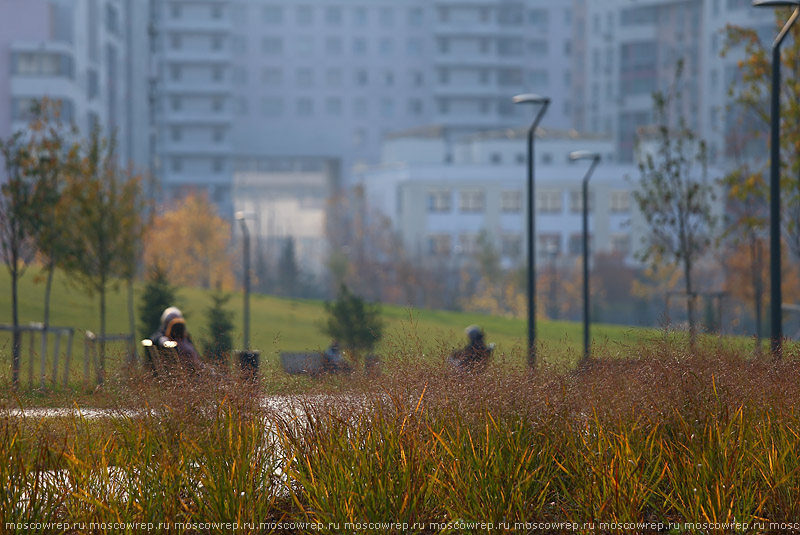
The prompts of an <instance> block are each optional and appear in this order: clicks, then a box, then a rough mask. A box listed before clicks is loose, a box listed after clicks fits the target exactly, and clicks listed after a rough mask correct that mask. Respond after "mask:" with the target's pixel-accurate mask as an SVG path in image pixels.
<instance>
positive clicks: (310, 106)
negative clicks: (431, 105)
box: [243, 97, 425, 117]
mask: <svg viewBox="0 0 800 535" xmlns="http://www.w3.org/2000/svg"><path fill="white" fill-rule="evenodd" d="M318 105H319V106H324V108H322V109H323V110H324V112H325V113H326V114H328V115H335V116H338V115H342V114H343V113H344V111H345V110H344V106H345V104H344V100H343V99H341V98H339V97H330V98H327V99H325V100H324V102H322V103H320V104H317V101H315V99H313V98H311V97H300V98H298V99H296V100H295V101H294V111H295V112H296V113H297V115H299V116H301V117H309V116H311V115H314V114H315V113H316V111H317V106H318ZM378 105H379V111H380V114H381V115H382V116H384V117H392V116H394V114H395V111H396V102H395V100H394V99H391V98H383V99H380V101H379V103H378ZM243 106H245V107H246V106H247V105H246V104H243ZM406 106H407V111H408V113H409V114H411V115H422V114H423V113H424V111H425V106H424V103H423V101H422V100H421V99H417V98H412V99H409V100H408V102H407V103H406ZM261 111H262V114H263V115H265V116H267V117H280V116H283V115H284V113H285V111H286V101H285V100H284V99H282V98H280V97H274V98H264V99H262V101H261ZM352 113H353V115H355V116H357V117H364V116H367V115H368V114H369V101H368V100H367V99H366V98H356V99H353V101H352Z"/></svg>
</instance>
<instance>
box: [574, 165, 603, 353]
mask: <svg viewBox="0 0 800 535" xmlns="http://www.w3.org/2000/svg"><path fill="white" fill-rule="evenodd" d="M569 159H570V160H571V161H573V162H574V161H577V160H591V161H592V163H591V165H590V166H589V169H588V170H587V171H586V175H584V177H583V187H582V192H581V195H582V197H583V360H584V362H585V361H587V360H588V359H589V178H591V176H592V173H593V172H594V168H595V167H597V165H598V164H599V163H600V153H597V152H592V151H588V150H577V151H575V152H571V153H569Z"/></svg>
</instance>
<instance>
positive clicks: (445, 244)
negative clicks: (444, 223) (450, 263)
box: [428, 234, 453, 256]
mask: <svg viewBox="0 0 800 535" xmlns="http://www.w3.org/2000/svg"><path fill="white" fill-rule="evenodd" d="M452 252H453V244H452V238H451V237H450V235H449V234H431V235H430V236H428V253H429V254H432V255H441V256H449V255H450V253H452Z"/></svg>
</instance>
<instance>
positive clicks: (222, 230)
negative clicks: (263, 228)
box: [144, 195, 235, 290]
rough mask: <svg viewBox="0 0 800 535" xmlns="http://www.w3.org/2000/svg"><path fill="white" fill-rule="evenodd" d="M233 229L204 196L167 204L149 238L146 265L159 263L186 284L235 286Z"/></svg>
mask: <svg viewBox="0 0 800 535" xmlns="http://www.w3.org/2000/svg"><path fill="white" fill-rule="evenodd" d="M230 237H231V229H230V225H229V224H228V222H227V221H225V220H224V219H222V218H221V217H220V216H219V215H217V213H216V210H215V208H214V207H213V205H211V203H209V201H208V199H207V198H206V197H205V196H202V195H189V196H188V197H186V198H184V199H181V200H179V201H177V202H175V203H172V204H170V205H168V206H165V211H164V212H163V213H162V214H160V215H158V216H156V218H155V219H154V221H153V225H152V227H151V228H150V230H149V232H148V233H147V235H146V237H145V250H144V262H145V265H148V266H152V265H158V266H160V267H161V268H162V269H164V270H165V272H166V274H167V278H168V279H169V280H170V282H172V283H174V284H178V285H183V286H201V287H203V288H210V287H216V286H221V287H222V288H223V289H226V290H230V289H232V288H233V287H234V282H235V281H234V277H233V265H232V262H231V256H232V253H231V251H230Z"/></svg>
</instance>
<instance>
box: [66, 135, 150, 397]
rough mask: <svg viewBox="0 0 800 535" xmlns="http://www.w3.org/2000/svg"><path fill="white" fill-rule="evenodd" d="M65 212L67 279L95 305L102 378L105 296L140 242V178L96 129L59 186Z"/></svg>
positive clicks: (126, 268)
mask: <svg viewBox="0 0 800 535" xmlns="http://www.w3.org/2000/svg"><path fill="white" fill-rule="evenodd" d="M64 195H65V196H66V197H67V198H68V199H70V208H69V211H68V214H67V218H66V220H65V221H64V224H66V225H68V228H69V229H70V230H71V233H72V240H73V243H74V244H75V247H74V248H73V249H72V250H71V252H70V255H69V257H68V258H67V259H66V261H65V267H66V268H67V270H68V271H69V273H70V274H71V275H72V277H73V278H74V279H75V280H76V281H77V282H78V283H79V284H80V285H81V286H83V287H84V288H85V289H86V290H87V291H88V292H89V294H90V295H92V294H94V293H97V294H98V296H99V301H100V372H99V380H100V382H103V380H104V376H105V337H106V294H107V292H108V290H109V288H116V287H118V284H119V279H118V277H120V276H127V274H128V273H129V269H130V268H129V266H128V265H127V263H129V262H130V261H131V253H130V248H131V245H130V244H131V243H132V242H137V241H138V240H140V239H141V238H140V237H139V235H138V233H139V232H141V230H142V229H143V226H142V225H141V222H140V218H141V217H142V212H143V208H142V206H141V205H140V204H139V201H140V200H141V198H142V195H141V178H140V177H138V176H131V175H130V174H128V173H126V172H124V171H122V170H121V169H120V168H119V166H118V159H117V154H116V151H115V140H114V138H113V137H112V138H110V139H108V138H105V137H103V136H102V135H101V133H100V130H99V129H98V128H95V129H94V130H93V131H92V133H91V134H90V136H89V138H88V140H87V142H86V144H85V147H84V149H83V151H82V154H81V155H80V158H79V161H78V162H77V163H76V165H75V166H74V168H73V169H71V170H70V173H69V176H68V177H67V180H66V185H65V188H64Z"/></svg>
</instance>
